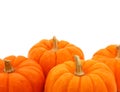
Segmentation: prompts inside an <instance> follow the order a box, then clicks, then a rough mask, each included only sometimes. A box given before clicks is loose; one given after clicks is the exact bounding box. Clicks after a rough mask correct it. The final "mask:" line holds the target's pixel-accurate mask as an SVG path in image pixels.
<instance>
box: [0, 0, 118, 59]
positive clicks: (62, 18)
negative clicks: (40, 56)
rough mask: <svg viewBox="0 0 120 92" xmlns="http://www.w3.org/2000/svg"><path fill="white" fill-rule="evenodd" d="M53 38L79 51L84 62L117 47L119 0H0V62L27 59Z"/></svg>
mask: <svg viewBox="0 0 120 92" xmlns="http://www.w3.org/2000/svg"><path fill="white" fill-rule="evenodd" d="M54 35H55V36H56V37H57V38H58V39H59V40H66V41H68V42H70V43H73V44H75V45H76V46H78V47H80V48H81V49H82V50H83V52H84V55H85V58H86V59H89V58H91V57H92V55H93V53H94V52H96V51H97V50H98V49H101V48H104V47H106V46H108V45H110V44H120V0H0V58H4V57H6V56H9V55H16V56H17V55H24V56H27V53H28V50H29V49H30V48H31V47H32V46H33V45H34V44H35V43H37V42H38V41H40V40H41V39H51V38H52V37H53V36H54Z"/></svg>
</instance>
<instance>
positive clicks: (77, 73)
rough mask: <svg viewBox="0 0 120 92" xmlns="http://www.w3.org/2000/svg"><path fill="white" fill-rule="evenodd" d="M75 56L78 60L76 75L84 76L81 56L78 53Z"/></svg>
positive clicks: (76, 60)
mask: <svg viewBox="0 0 120 92" xmlns="http://www.w3.org/2000/svg"><path fill="white" fill-rule="evenodd" d="M74 58H75V62H76V71H75V75H77V76H82V75H84V72H83V70H82V64H81V60H80V58H79V56H78V55H75V56H74Z"/></svg>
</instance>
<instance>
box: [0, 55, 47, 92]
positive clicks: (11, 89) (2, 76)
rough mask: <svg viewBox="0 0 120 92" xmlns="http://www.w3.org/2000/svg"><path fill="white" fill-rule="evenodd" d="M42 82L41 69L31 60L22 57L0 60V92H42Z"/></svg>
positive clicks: (9, 57) (43, 79)
mask: <svg viewBox="0 0 120 92" xmlns="http://www.w3.org/2000/svg"><path fill="white" fill-rule="evenodd" d="M9 69H12V71H11V70H10V71H9ZM44 81H45V78H44V75H43V71H42V68H41V67H40V65H38V64H37V63H36V62H34V61H33V60H31V59H28V58H26V57H24V56H8V57H6V58H4V59H3V60H2V59H0V92H43V85H44ZM26 87H27V88H26Z"/></svg>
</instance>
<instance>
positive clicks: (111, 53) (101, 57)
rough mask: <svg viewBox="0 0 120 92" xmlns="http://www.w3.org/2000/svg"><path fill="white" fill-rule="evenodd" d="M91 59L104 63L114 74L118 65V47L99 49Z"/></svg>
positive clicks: (119, 56)
mask: <svg viewBox="0 0 120 92" xmlns="http://www.w3.org/2000/svg"><path fill="white" fill-rule="evenodd" d="M92 59H95V60H98V61H102V62H104V63H106V64H107V65H108V66H109V67H110V68H111V69H112V71H113V72H114V71H115V67H116V65H117V64H120V45H109V46H107V47H106V48H103V49H100V50H98V51H96V52H95V53H94V54H93V57H92ZM118 61H119V62H118ZM114 63H116V64H114ZM113 65H114V66H113Z"/></svg>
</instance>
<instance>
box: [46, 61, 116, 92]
mask: <svg viewBox="0 0 120 92" xmlns="http://www.w3.org/2000/svg"><path fill="white" fill-rule="evenodd" d="M81 64H82V71H83V72H84V73H82V75H80V76H78V75H76V73H75V72H76V66H75V62H73V61H67V62H64V63H62V64H59V65H57V66H55V67H54V68H52V69H51V70H50V72H49V73H48V76H47V79H46V84H45V92H116V83H115V79H114V75H113V73H112V71H111V70H110V69H109V68H108V67H107V66H106V65H105V64H104V63H100V62H97V61H95V60H86V61H85V60H82V61H81Z"/></svg>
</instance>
